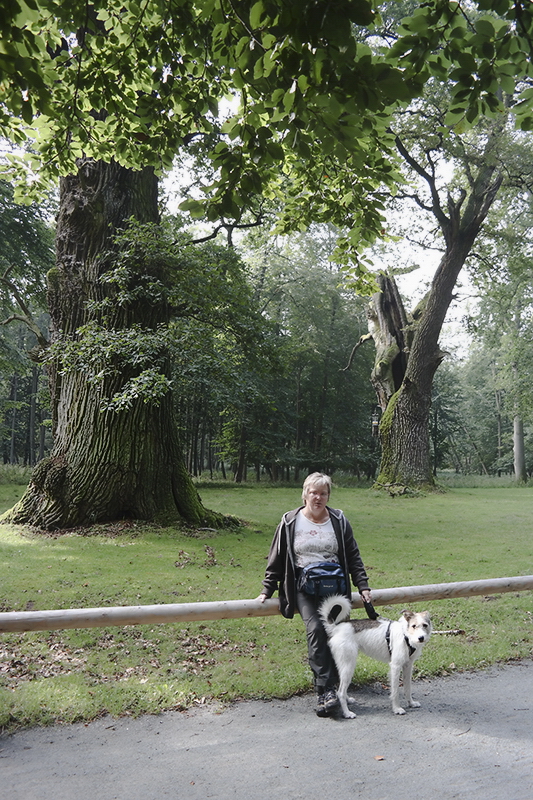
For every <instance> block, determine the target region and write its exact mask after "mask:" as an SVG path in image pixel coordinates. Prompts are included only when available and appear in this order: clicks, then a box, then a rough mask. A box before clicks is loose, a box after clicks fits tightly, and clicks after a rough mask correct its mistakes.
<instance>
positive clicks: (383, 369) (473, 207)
mask: <svg viewBox="0 0 533 800" xmlns="http://www.w3.org/2000/svg"><path fill="white" fill-rule="evenodd" d="M496 141H497V131H496V132H495V135H494V138H493V139H492V140H491V139H489V141H488V143H487V146H486V153H485V156H486V158H485V161H484V163H483V164H482V166H481V167H480V169H479V170H478V173H477V176H476V177H475V179H474V178H472V181H471V183H470V191H469V192H468V193H467V192H466V191H464V192H463V193H462V194H461V195H460V197H459V198H458V199H457V200H454V199H453V198H452V197H451V196H448V197H447V203H446V206H447V213H445V211H444V209H443V207H442V206H441V204H440V200H439V196H438V192H437V188H436V180H435V176H432V175H430V174H428V173H427V172H425V171H424V170H423V169H422V168H421V167H420V166H419V165H418V164H417V162H416V161H415V160H414V159H413V158H411V156H410V155H409V153H407V151H406V150H405V148H404V147H403V146H402V144H401V142H398V145H399V149H400V152H402V155H403V156H404V157H405V158H406V160H407V161H408V162H409V164H410V165H411V166H412V168H413V169H414V170H415V171H417V172H419V174H420V175H421V176H422V177H423V178H424V179H425V180H426V181H427V182H428V183H429V185H430V188H431V196H432V202H433V206H432V211H433V214H434V215H435V217H436V219H437V220H438V222H439V225H440V227H441V230H442V233H443V236H444V241H445V252H444V255H443V257H442V260H441V262H440V264H439V266H438V268H437V270H436V272H435V275H434V278H433V282H432V285H431V288H430V290H429V292H428V294H427V295H426V297H425V298H424V300H423V301H422V302H421V303H420V304H419V306H418V307H417V308H416V309H415V310H414V311H413V313H412V314H411V315H408V314H407V313H406V311H405V309H404V307H403V304H402V301H401V298H400V295H399V292H398V289H397V287H396V284H395V282H394V280H393V279H392V278H389V277H387V276H383V277H382V278H381V279H380V280H381V285H380V289H381V291H380V292H379V293H377V294H376V295H374V298H373V308H372V310H371V312H370V332H371V333H372V337H373V338H374V341H375V343H376V360H375V367H374V370H373V373H372V383H373V385H374V387H375V389H376V394H377V398H378V403H379V405H380V407H381V410H382V418H381V423H380V437H381V443H382V459H381V465H380V472H379V475H378V478H377V484H378V485H388V486H390V485H394V484H399V485H402V486H411V487H421V486H433V485H434V483H435V480H434V476H433V470H432V467H431V459H430V444H429V412H430V408H431V389H432V385H433V378H434V376H435V372H436V370H437V368H438V366H439V364H440V363H441V362H442V360H443V358H444V356H445V353H444V352H443V351H442V350H441V348H440V346H439V337H440V333H441V330H442V325H443V323H444V319H445V317H446V314H447V311H448V309H449V307H450V304H451V302H452V299H453V292H454V287H455V285H456V282H457V278H458V276H459V273H460V271H461V269H462V268H463V266H464V263H465V261H466V259H467V257H468V255H469V253H470V251H471V249H472V245H473V243H474V241H475V239H476V236H477V235H478V233H479V231H480V228H481V226H482V224H483V222H484V220H485V218H486V216H487V213H488V211H489V209H490V207H491V205H492V203H493V201H494V198H495V196H496V194H497V192H498V189H499V187H500V185H501V182H502V173H501V171H500V170H499V169H498V167H497V164H496V163H495V159H494V158H493V157H491V150H493V148H494V146H495V143H496Z"/></svg>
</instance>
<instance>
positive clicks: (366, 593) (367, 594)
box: [361, 589, 372, 603]
mask: <svg viewBox="0 0 533 800" xmlns="http://www.w3.org/2000/svg"><path fill="white" fill-rule="evenodd" d="M361 597H362V598H363V602H364V603H371V602H372V592H371V591H370V589H363V591H362V592H361Z"/></svg>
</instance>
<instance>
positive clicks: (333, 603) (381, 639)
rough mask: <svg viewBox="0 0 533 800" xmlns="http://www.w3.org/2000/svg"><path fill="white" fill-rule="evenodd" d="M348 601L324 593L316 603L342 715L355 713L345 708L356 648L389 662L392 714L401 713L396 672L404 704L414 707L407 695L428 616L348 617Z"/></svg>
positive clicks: (425, 638)
mask: <svg viewBox="0 0 533 800" xmlns="http://www.w3.org/2000/svg"><path fill="white" fill-rule="evenodd" d="M351 609H352V606H351V603H350V601H349V600H348V598H346V597H342V596H341V595H331V596H329V597H326V598H325V600H324V601H323V603H322V605H321V606H320V617H321V619H322V622H323V623H324V627H325V629H326V632H327V634H328V637H329V646H330V649H331V652H332V653H333V658H334V659H335V664H336V665H337V671H338V673H339V689H338V692H337V695H338V698H339V702H340V705H341V709H342V714H343V716H344V717H346V719H352V718H353V717H355V716H356V715H355V714H354V713H353V711H350V710H349V709H348V687H349V685H350V682H351V680H352V677H353V673H354V671H355V665H356V663H357V656H358V653H359V651H361V652H362V653H364V654H365V655H367V656H370V657H371V658H375V659H377V660H378V661H384V662H385V663H388V664H390V672H389V679H390V695H391V701H392V710H393V712H394V714H405V709H404V708H402V706H401V705H400V702H399V694H400V673H401V672H403V688H404V693H405V698H406V700H407V705H408V706H410V707H411V708H418V707H419V706H420V703H417V702H416V700H413V698H412V697H411V676H412V674H413V663H414V662H415V661H416V659H417V658H418V657H419V655H420V654H421V652H422V649H423V647H424V645H425V644H426V642H427V641H428V640H429V637H430V636H431V620H430V618H429V614H428V612H427V611H424V612H423V613H421V614H415V613H413V612H412V611H404V612H403V613H402V616H401V617H400V619H399V620H398V621H397V622H395V621H391V620H388V619H384V618H383V617H379V618H378V619H376V620H373V619H352V620H351V619H349V616H350V611H351Z"/></svg>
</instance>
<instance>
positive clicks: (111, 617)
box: [0, 575, 533, 633]
mask: <svg viewBox="0 0 533 800" xmlns="http://www.w3.org/2000/svg"><path fill="white" fill-rule="evenodd" d="M531 589H533V575H524V576H522V577H515V578H493V579H489V580H481V581H461V582H459V583H432V584H427V585H425V586H399V587H396V588H392V589H373V590H372V597H373V603H374V605H375V606H384V605H395V604H399V603H405V604H410V603H418V602H427V601H431V600H450V599H452V598H455V597H474V596H475V595H485V594H494V593H500V592H522V591H525V590H531ZM352 604H353V607H354V608H361V607H362V602H361V598H360V597H359V595H358V594H355V595H353V598H352ZM276 614H279V608H278V601H277V599H272V600H266V601H265V602H264V603H260V602H259V601H258V600H221V601H219V602H214V603H169V604H167V605H151V606H110V607H109V608H66V609H62V610H56V611H4V612H2V613H0V633H13V632H17V631H18V632H20V631H52V630H59V629H63V628H106V627H108V626H115V625H116V626H120V625H154V624H161V623H168V622H199V621H201V620H206V619H239V618H243V617H269V616H274V615H276Z"/></svg>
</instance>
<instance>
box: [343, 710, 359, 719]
mask: <svg viewBox="0 0 533 800" xmlns="http://www.w3.org/2000/svg"><path fill="white" fill-rule="evenodd" d="M342 716H343V717H344V719H355V718H356V717H357V714H356V713H355V711H343V712H342Z"/></svg>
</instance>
